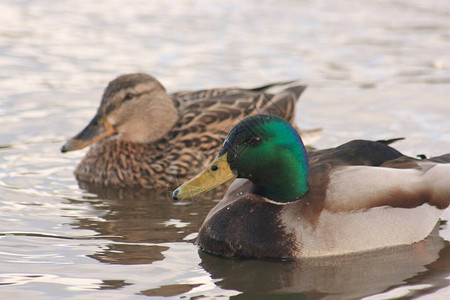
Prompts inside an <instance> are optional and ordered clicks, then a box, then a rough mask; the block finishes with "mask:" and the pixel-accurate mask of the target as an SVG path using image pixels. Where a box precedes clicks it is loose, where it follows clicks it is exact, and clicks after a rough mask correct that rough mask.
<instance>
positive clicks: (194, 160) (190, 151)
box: [61, 74, 314, 188]
mask: <svg viewBox="0 0 450 300" xmlns="http://www.w3.org/2000/svg"><path fill="white" fill-rule="evenodd" d="M281 84H283V83H274V84H270V85H266V86H263V87H259V88H255V89H241V88H216V89H209V90H200V91H188V92H178V93H174V94H171V95H168V94H167V93H166V91H165V89H164V87H163V86H162V85H161V83H159V82H158V81H157V80H156V79H155V78H153V77H152V76H150V75H147V74H127V75H122V76H119V77H118V78H116V79H115V80H113V81H111V82H110V83H109V85H108V86H107V88H106V89H105V92H104V94H103V98H102V101H101V103H100V107H99V108H98V111H97V114H96V115H95V116H94V118H93V119H92V121H91V122H90V123H89V125H88V126H87V127H86V128H85V129H84V130H82V131H81V132H80V133H79V134H78V135H76V136H75V137H73V138H72V139H70V140H68V141H67V143H66V144H65V145H64V146H63V147H62V149H61V151H62V152H66V151H72V150H77V149H81V148H84V147H86V146H88V145H91V144H93V143H95V145H94V146H93V147H92V148H91V149H90V150H89V152H88V153H87V154H86V156H85V157H84V159H83V160H82V162H81V163H80V164H79V165H78V167H77V169H76V171H75V175H76V177H77V179H78V180H79V181H81V182H87V183H93V184H100V185H107V186H142V187H146V188H154V187H165V186H173V187H174V186H177V185H178V184H179V182H183V181H185V180H186V179H188V178H189V177H190V176H192V175H194V174H196V173H198V172H199V171H200V170H202V169H203V168H204V166H205V165H204V163H205V162H209V161H210V160H211V159H213V158H214V156H215V153H216V151H217V150H218V149H219V148H220V145H221V144H222V142H223V140H224V139H225V137H226V135H227V133H228V131H229V129H230V128H232V126H234V125H235V124H236V123H237V122H238V121H239V120H241V119H242V118H244V117H246V116H249V115H252V114H255V113H258V112H261V111H263V112H270V113H273V114H276V115H279V116H281V117H282V118H284V119H286V120H288V121H289V122H292V121H293V119H294V116H295V112H294V111H295V102H296V101H297V99H298V98H299V96H300V94H301V93H302V92H303V90H304V89H305V87H304V86H299V85H297V86H292V87H288V88H285V89H283V90H282V91H281V92H279V93H276V94H270V93H268V90H269V89H270V88H272V87H278V86H280V85H281ZM313 134H314V133H313Z"/></svg>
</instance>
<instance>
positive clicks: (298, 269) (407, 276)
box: [199, 225, 450, 299]
mask: <svg viewBox="0 0 450 300" xmlns="http://www.w3.org/2000/svg"><path fill="white" fill-rule="evenodd" d="M199 255H200V257H201V259H202V262H201V266H202V267H203V268H204V269H205V270H206V271H208V272H209V273H210V274H211V277H212V278H213V279H217V280H218V281H216V282H215V284H216V285H218V286H220V287H221V288H223V289H231V290H237V291H240V292H242V294H241V295H238V296H236V299H239V298H240V297H243V298H245V297H247V296H250V295H253V296H256V295H258V297H259V296H263V295H268V294H269V293H270V294H272V296H274V295H275V297H274V298H277V297H280V296H282V295H284V296H288V297H289V296H290V299H291V297H292V296H294V295H295V299H316V298H320V299H360V298H361V297H365V296H369V295H374V294H378V293H383V292H384V293H389V291H392V290H394V289H396V288H399V287H404V288H406V289H408V287H409V286H419V285H420V287H421V288H414V289H408V290H409V291H408V292H407V293H406V294H405V295H404V297H405V298H408V299H409V298H412V297H417V296H420V295H423V294H431V293H433V292H434V291H437V290H439V289H441V288H445V287H448V286H449V284H450V280H449V279H447V278H448V276H449V274H450V244H449V242H448V241H445V240H444V239H442V238H441V237H440V236H439V225H438V226H436V227H435V229H434V230H433V232H432V234H431V235H430V236H429V237H428V238H426V239H425V240H423V241H421V242H418V243H416V244H414V245H407V246H398V247H393V248H388V249H384V250H378V251H373V252H367V253H363V254H354V255H345V256H338V257H330V258H316V259H301V260H295V261H279V260H278V261H277V260H260V259H259V260H258V259H241V258H235V259H223V258H220V257H217V256H213V255H211V254H207V253H205V252H202V251H199ZM263 298H264V297H263ZM277 299H278V298H277ZM281 299H283V298H281Z"/></svg>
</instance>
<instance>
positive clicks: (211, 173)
mask: <svg viewBox="0 0 450 300" xmlns="http://www.w3.org/2000/svg"><path fill="white" fill-rule="evenodd" d="M236 177H237V174H236V173H235V172H233V171H231V169H230V165H229V164H228V162H227V154H226V153H225V154H223V155H221V156H218V157H216V158H215V159H214V160H213V161H212V162H211V163H210V164H209V165H208V167H206V169H205V170H203V171H202V172H201V173H200V174H198V175H197V176H195V177H194V178H192V179H190V180H188V181H186V182H185V183H183V184H182V185H181V186H179V187H178V188H177V189H176V190H175V191H174V192H173V200H183V199H187V198H192V197H195V196H199V195H201V194H203V193H206V192H207V191H210V190H212V189H213V188H215V187H216V186H219V185H221V184H222V183H225V182H227V181H229V180H232V179H235V178H236Z"/></svg>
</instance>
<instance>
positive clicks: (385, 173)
mask: <svg viewBox="0 0 450 300" xmlns="http://www.w3.org/2000/svg"><path fill="white" fill-rule="evenodd" d="M389 143H390V141H379V142H373V141H363V140H355V141H351V142H348V143H346V144H343V145H341V146H339V147H337V148H331V149H326V150H319V151H311V152H309V153H308V155H307V153H306V151H305V147H304V146H303V143H302V140H301V138H300V137H299V135H298V134H297V132H296V130H295V129H294V128H293V127H292V126H291V125H290V124H289V123H288V122H286V121H285V120H283V119H282V118H279V117H277V116H273V115H263V114H259V115H254V116H251V117H247V118H245V119H244V120H242V121H241V122H239V123H238V124H237V125H236V126H235V127H234V128H233V129H232V130H231V132H230V133H229V134H228V137H227V138H226V140H225V142H224V144H223V147H222V149H221V150H220V152H219V154H218V156H217V158H216V159H214V160H213V161H212V163H211V164H210V165H209V166H208V167H207V168H206V169H205V170H204V171H203V172H202V173H200V174H199V175H198V176H196V177H195V178H193V179H191V180H189V181H187V182H186V183H184V184H183V185H181V186H180V187H179V188H178V189H176V190H175V191H174V194H173V197H174V200H177V199H186V198H190V197H194V196H196V195H199V194H201V193H203V192H205V191H208V190H210V189H212V188H214V187H216V186H218V185H220V184H222V183H224V182H226V181H228V180H232V179H235V178H243V179H237V180H236V181H235V182H233V184H232V185H231V186H230V188H229V189H228V191H227V193H226V194H225V196H224V198H223V199H222V200H221V201H220V202H219V203H218V204H217V206H216V207H214V208H213V210H212V211H211V212H210V213H209V214H208V216H207V217H206V219H205V221H204V222H203V225H202V226H201V228H200V231H199V235H198V240H197V242H198V245H199V246H200V248H201V249H202V250H204V251H206V252H209V253H213V254H218V255H223V256H244V257H277V258H295V257H319V256H329V255H342V254H347V253H352V252H360V251H368V250H371V249H376V248H382V247H388V246H395V245H403V244H411V243H414V242H417V241H420V240H423V239H424V238H425V237H427V235H428V234H429V233H430V232H431V231H432V229H433V227H434V226H435V224H436V222H437V221H438V219H439V215H440V213H441V212H442V211H443V210H444V209H445V208H447V207H448V205H449V202H450V164H445V163H450V154H446V155H443V156H440V157H435V158H431V159H423V160H418V159H414V158H411V157H407V156H404V155H403V154H401V153H400V152H398V151H397V150H395V149H393V148H391V147H390V146H388V145H387V144H389ZM308 160H309V163H308Z"/></svg>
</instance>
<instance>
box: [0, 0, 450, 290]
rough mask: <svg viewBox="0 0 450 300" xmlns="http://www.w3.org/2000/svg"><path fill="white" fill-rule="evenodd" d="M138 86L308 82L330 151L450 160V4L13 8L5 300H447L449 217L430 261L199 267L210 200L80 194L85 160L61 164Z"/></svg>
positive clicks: (316, 122) (3, 43)
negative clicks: (117, 91)
mask: <svg viewBox="0 0 450 300" xmlns="http://www.w3.org/2000/svg"><path fill="white" fill-rule="evenodd" d="M131 72H146V73H149V74H152V75H153V76H155V77H156V78H158V79H159V80H160V81H161V83H162V84H163V85H164V86H165V87H166V89H167V90H168V91H169V92H174V91H178V90H186V89H201V88H211V87H226V86H240V87H252V86H258V85H262V84H266V83H270V82H274V81H281V80H294V79H295V80H299V81H300V82H302V83H303V84H306V85H308V89H307V90H306V92H305V93H304V94H303V95H302V97H301V99H300V101H299V103H298V105H297V114H296V123H297V125H299V127H300V128H316V127H322V128H323V132H324V133H323V137H322V138H321V139H320V140H319V141H318V142H317V143H316V144H315V146H316V147H318V148H323V147H332V146H336V145H338V144H340V143H343V142H346V141H348V140H351V139H355V138H366V139H383V138H395V137H405V138H406V139H405V140H404V141H401V142H398V143H396V144H395V147H396V148H397V149H399V150H400V151H402V152H404V153H405V154H408V155H412V156H414V155H416V154H422V153H424V154H427V155H438V154H442V153H448V152H450V2H449V1H448V0H435V1H432V2H430V1H426V0H408V1H406V0H398V1H387V0H379V1H369V0H362V1H325V0H317V1H307V0H280V1H264V0H263V1H253V0H249V1H245V2H242V1H237V0H231V1H216V0H212V1H206V0H197V1H194V0H172V1H144V0H127V1H124V0H114V1H101V0H99V1H66V0H60V1H50V0H22V1H21V0H19V1H15V0H14V1H13V0H3V1H1V2H0V91H1V94H0V296H2V297H6V296H12V295H14V296H15V297H16V298H25V297H32V298H34V299H38V298H42V299H63V298H70V299H79V298H80V299H81V298H82V299H100V298H101V297H109V298H111V297H113V299H122V298H123V299H130V298H134V297H136V298H142V297H143V296H155V297H162V296H167V297H173V298H176V299H178V298H180V297H186V298H190V297H203V296H204V297H220V296H223V297H230V296H236V297H238V298H245V297H247V298H249V297H256V296H258V295H259V296H261V295H260V294H262V293H263V294H264V295H265V296H267V297H271V296H273V297H280V295H281V294H283V295H285V296H292V297H294V298H295V299H297V298H298V297H300V296H301V297H303V298H306V299H316V298H326V297H329V299H337V298H342V299H351V298H361V297H367V299H386V298H389V299H397V298H402V297H422V298H424V299H446V298H447V296H448V295H449V293H450V289H449V288H448V285H449V283H450V282H449V279H450V277H449V273H450V271H449V270H450V263H449V261H450V254H449V252H450V251H449V247H448V240H450V229H448V228H447V225H446V221H447V220H449V218H450V213H449V212H448V211H447V212H446V213H444V215H443V217H442V219H443V221H442V222H441V224H440V227H439V228H437V229H436V232H435V234H434V235H433V236H432V237H431V238H430V239H428V240H427V241H425V242H424V243H422V244H420V248H421V249H422V251H418V250H417V247H416V248H405V249H401V251H397V252H395V253H391V252H388V253H382V254H378V255H374V256H372V257H371V258H370V259H368V258H366V257H364V258H355V259H354V261H352V262H351V263H349V262H348V261H343V262H341V264H340V266H341V267H339V268H334V269H333V267H328V268H325V269H324V268H323V267H318V266H315V265H314V264H313V266H305V265H302V264H300V263H298V264H297V263H295V264H286V263H280V262H267V261H265V262H255V261H239V260H236V261H232V262H230V261H228V260H222V259H216V258H212V257H209V256H205V255H203V254H199V253H197V248H196V246H195V245H193V240H194V238H195V236H196V232H197V231H198V228H199V226H200V225H201V222H202V220H203V218H204V216H205V214H206V213H207V212H208V211H209V210H210V209H211V207H212V206H213V205H214V204H215V202H213V201H211V198H209V199H200V200H198V202H195V203H184V204H177V205H175V204H173V203H172V202H171V201H170V200H169V199H168V197H167V193H165V192H168V191H162V193H161V194H152V193H148V192H143V191H122V190H120V191H119V190H110V189H105V190H87V189H85V188H83V187H80V186H78V183H77V182H76V180H75V178H74V176H73V171H74V169H75V167H76V165H77V164H78V162H79V161H80V160H81V158H82V157H83V156H84V154H85V150H83V151H77V152H73V153H72V152H71V153H68V154H64V155H63V154H61V153H60V152H59V149H60V147H61V146H62V144H63V142H64V141H65V140H66V139H67V138H69V137H71V136H73V135H74V134H76V133H77V132H78V131H79V130H81V129H82V128H83V127H84V126H85V125H86V124H87V122H88V121H89V120H90V119H91V118H92V117H93V115H94V113H95V111H96V108H97V106H98V104H99V102H100V98H101V94H102V91H103V89H104V88H105V87H106V85H107V83H108V82H109V81H110V80H112V79H114V78H115V77H116V76H118V75H120V74H124V73H131ZM394 262H395V264H394ZM324 264H331V265H333V264H334V262H333V263H330V262H327V263H324ZM377 266H378V267H377ZM389 266H391V268H389ZM394 266H395V268H394ZM367 270H371V271H370V272H369V273H367V272H368V271H367ZM362 271H366V273H364V272H362ZM388 271H389V272H388ZM268 272H269V273H270V272H272V273H271V274H272V275H270V276H269V275H264V274H266V273H268ZM330 272H331V273H333V274H334V275H333V276H331V275H330ZM363 273H364V274H365V275H366V276H367V277H363V276H362V275H361V274H363ZM324 274H328V276H326V275H324ZM389 274H390V275H389ZM306 278H309V281H308V280H307V279H306ZM313 279H314V280H313ZM358 280H359V281H358ZM268 282H270V284H268ZM363 282H365V283H366V284H363ZM350 283H351V284H350ZM277 299H279V298H277Z"/></svg>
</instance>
